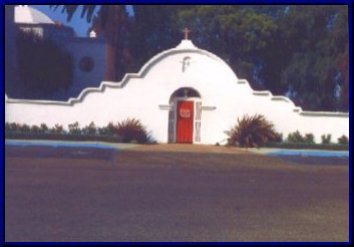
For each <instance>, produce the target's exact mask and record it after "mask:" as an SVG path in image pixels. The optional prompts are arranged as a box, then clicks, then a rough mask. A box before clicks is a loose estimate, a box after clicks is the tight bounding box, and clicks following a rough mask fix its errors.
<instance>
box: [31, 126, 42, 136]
mask: <svg viewBox="0 0 354 247" xmlns="http://www.w3.org/2000/svg"><path fill="white" fill-rule="evenodd" d="M31 133H34V134H38V133H41V129H40V127H39V126H37V125H32V126H31Z"/></svg>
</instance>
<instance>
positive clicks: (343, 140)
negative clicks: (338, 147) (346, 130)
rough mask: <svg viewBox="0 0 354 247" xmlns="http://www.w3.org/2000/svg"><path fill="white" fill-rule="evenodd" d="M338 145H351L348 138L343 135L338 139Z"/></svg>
mask: <svg viewBox="0 0 354 247" xmlns="http://www.w3.org/2000/svg"><path fill="white" fill-rule="evenodd" d="M338 144H342V145H348V144H349V139H348V137H347V136H345V135H342V136H341V137H339V138H338Z"/></svg>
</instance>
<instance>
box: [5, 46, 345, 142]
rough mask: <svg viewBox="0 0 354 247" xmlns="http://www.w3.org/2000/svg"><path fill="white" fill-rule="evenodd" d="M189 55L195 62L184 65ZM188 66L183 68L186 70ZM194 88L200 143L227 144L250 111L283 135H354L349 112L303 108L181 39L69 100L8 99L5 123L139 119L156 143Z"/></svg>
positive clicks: (334, 137)
mask: <svg viewBox="0 0 354 247" xmlns="http://www.w3.org/2000/svg"><path fill="white" fill-rule="evenodd" d="M186 56H188V57H189V58H190V64H189V65H188V67H184V68H183V67H182V65H183V64H182V63H183V62H182V61H183V60H184V59H185V58H186ZM182 68H183V69H182ZM182 87H191V88H193V89H195V90H196V91H198V92H199V93H200V95H201V101H202V106H203V107H204V108H203V109H204V110H203V111H202V120H201V143H202V144H215V143H217V142H218V143H225V142H226V139H227V136H226V134H225V131H227V130H229V129H230V128H231V127H233V126H234V125H235V124H236V122H237V118H242V117H243V116H244V115H245V114H248V115H253V114H256V113H258V114H262V115H264V116H265V117H266V119H268V120H270V121H271V122H273V124H274V126H275V128H276V130H277V131H279V132H281V133H283V136H284V138H286V137H287V135H288V134H289V133H291V132H294V131H296V130H299V131H300V132H301V133H302V134H306V133H312V134H314V136H315V140H316V142H320V141H321V135H323V134H331V135H332V141H333V142H336V141H337V138H338V137H340V136H342V135H346V136H347V137H349V115H348V113H332V112H304V111H302V109H301V108H299V107H296V106H295V105H294V103H293V102H292V101H291V100H289V99H288V98H286V97H282V96H273V95H272V94H271V93H270V92H267V91H265V92H257V91H253V90H252V89H251V87H250V86H249V84H248V82H247V81H246V80H240V79H238V78H237V76H236V75H235V74H234V73H233V71H232V70H231V69H230V67H229V66H228V65H227V64H226V63H225V62H224V61H222V60H221V59H220V58H218V57H217V56H215V55H213V54H211V53H209V52H207V51H204V50H201V49H198V48H196V47H195V46H193V44H191V43H183V42H182V43H181V44H180V45H179V46H178V47H177V48H174V49H171V50H168V51H165V52H162V53H160V54H158V55H157V56H155V57H153V58H152V59H151V60H150V61H149V62H148V63H147V64H146V65H144V67H143V68H142V69H141V71H140V72H139V73H138V74H127V75H126V76H125V77H124V78H123V80H122V81H121V82H119V83H118V82H117V83H115V82H102V83H101V85H100V87H99V88H87V89H85V90H84V91H83V92H81V94H80V95H79V97H77V98H73V99H70V100H69V101H67V102H52V101H28V100H14V99H7V97H5V121H7V122H16V123H22V124H24V123H26V124H28V125H34V124H36V125H39V124H41V123H46V124H47V125H48V126H50V127H51V126H54V125H55V124H61V125H63V126H64V127H67V125H68V124H70V123H74V122H76V121H78V122H79V123H80V126H81V127H84V126H86V125H88V124H89V123H90V122H91V121H93V122H95V124H96V125H97V126H100V127H101V126H105V125H107V124H108V123H109V122H117V121H122V120H125V119H127V118H136V119H139V120H140V121H141V122H142V123H143V124H144V125H145V126H146V128H147V130H148V131H150V132H151V135H152V136H153V137H154V138H155V139H156V141H158V142H161V143H166V142H167V141H168V107H169V106H168V105H169V101H170V97H171V95H172V93H173V92H174V91H175V90H177V89H179V88H182Z"/></svg>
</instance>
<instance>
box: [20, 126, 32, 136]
mask: <svg viewBox="0 0 354 247" xmlns="http://www.w3.org/2000/svg"><path fill="white" fill-rule="evenodd" d="M19 130H20V132H21V133H24V134H26V133H30V131H31V127H30V126H29V125H27V124H22V125H20V127H19Z"/></svg>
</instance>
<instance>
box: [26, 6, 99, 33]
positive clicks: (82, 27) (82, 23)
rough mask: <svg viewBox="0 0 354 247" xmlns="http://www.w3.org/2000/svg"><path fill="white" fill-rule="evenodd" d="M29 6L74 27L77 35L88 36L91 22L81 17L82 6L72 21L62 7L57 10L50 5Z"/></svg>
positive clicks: (54, 19)
mask: <svg viewBox="0 0 354 247" xmlns="http://www.w3.org/2000/svg"><path fill="white" fill-rule="evenodd" d="M29 6H30V7H32V8H35V9H37V10H39V11H41V12H43V13H44V14H46V15H47V16H49V18H51V19H52V20H53V21H58V22H61V23H63V24H64V25H67V26H70V27H73V28H74V30H75V33H76V35H77V36H79V37H86V36H87V30H88V28H89V27H90V23H88V22H87V21H86V19H85V18H80V13H81V8H80V9H79V10H78V11H77V13H75V14H74V16H73V18H72V19H71V21H70V22H68V21H67V20H66V18H67V15H66V14H65V13H62V12H61V9H62V8H61V7H59V8H58V9H57V10H55V11H54V10H53V9H50V8H49V5H29ZM97 10H98V8H97Z"/></svg>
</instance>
